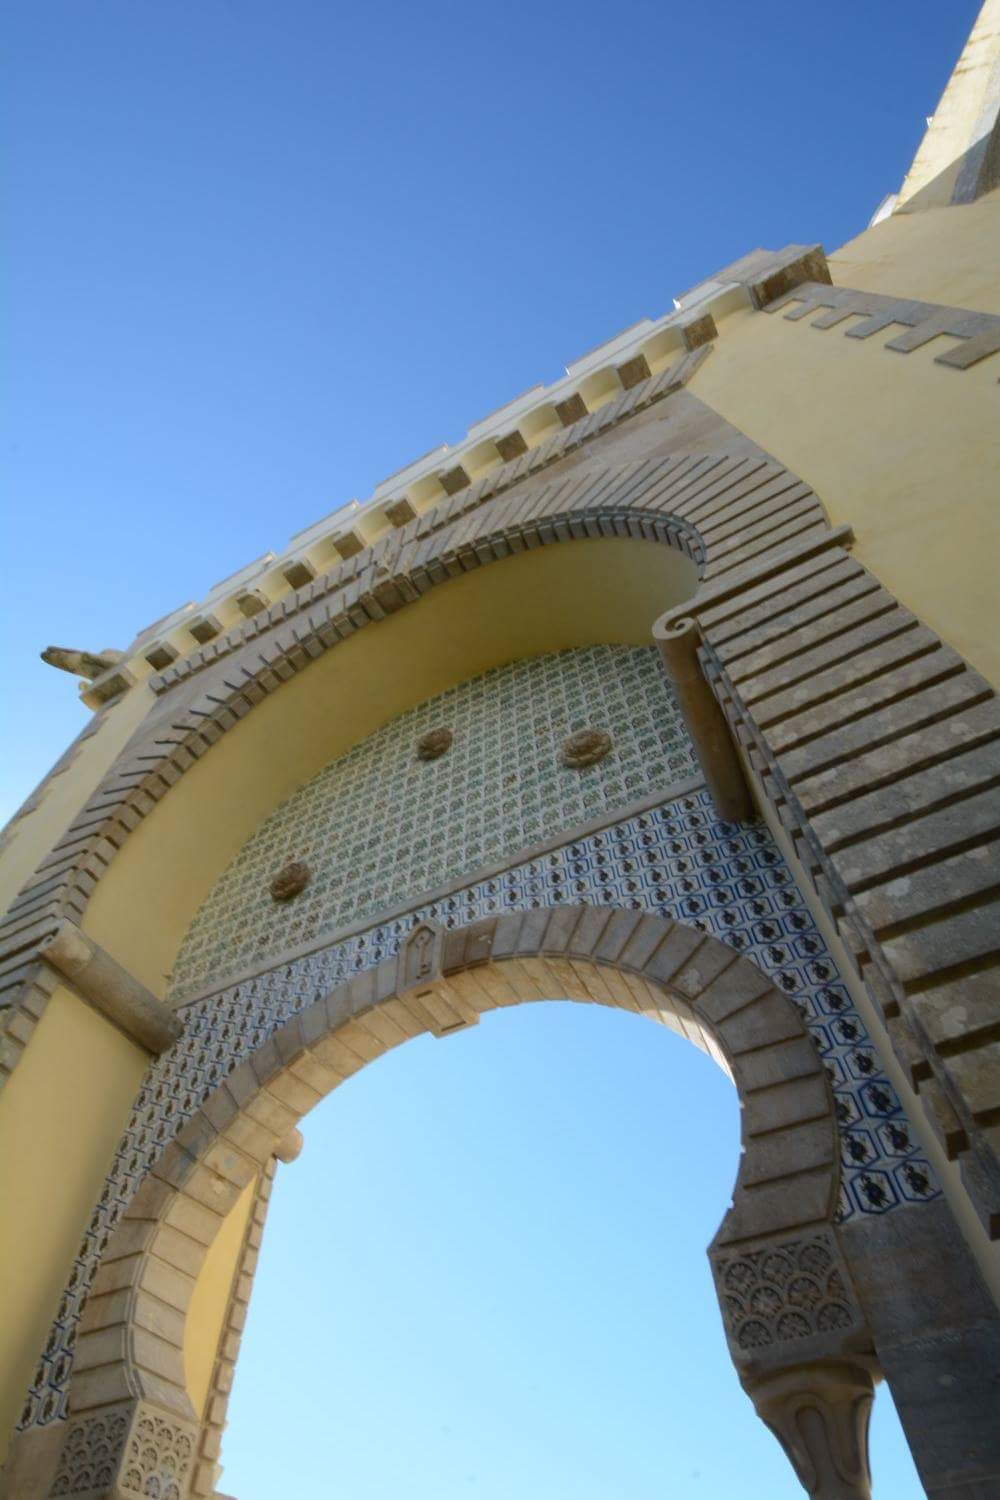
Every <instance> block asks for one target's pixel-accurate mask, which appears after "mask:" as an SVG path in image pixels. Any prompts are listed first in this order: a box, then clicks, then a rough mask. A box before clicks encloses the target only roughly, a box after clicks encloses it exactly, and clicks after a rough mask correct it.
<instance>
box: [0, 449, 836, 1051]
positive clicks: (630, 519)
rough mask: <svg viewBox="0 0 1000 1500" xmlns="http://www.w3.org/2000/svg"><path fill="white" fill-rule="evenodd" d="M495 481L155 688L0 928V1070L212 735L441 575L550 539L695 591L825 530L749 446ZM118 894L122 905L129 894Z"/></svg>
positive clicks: (203, 756) (802, 498) (779, 470)
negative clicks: (49, 959) (622, 549)
mask: <svg viewBox="0 0 1000 1500" xmlns="http://www.w3.org/2000/svg"><path fill="white" fill-rule="evenodd" d="M747 450H749V451H747ZM573 462H574V463H576V462H578V461H577V460H573ZM503 468H504V469H507V468H511V469H514V468H518V465H517V464H515V465H505V466H503ZM509 477H510V476H508V478H509ZM503 478H504V475H503V473H502V472H501V471H497V472H496V473H495V475H493V476H492V477H491V478H490V483H489V484H488V485H486V486H485V487H483V486H480V485H478V484H477V486H475V487H474V490H473V491H470V492H468V493H467V492H466V491H462V492H460V494H459V495H458V496H456V497H453V499H452V501H450V502H448V503H446V504H443V505H441V506H438V507H436V508H435V509H434V510H433V511H431V512H427V513H426V514H425V515H423V516H420V517H418V518H417V519H416V520H415V521H413V522H410V523H409V524H408V525H407V526H405V527H403V528H402V529H401V530H400V531H399V533H398V534H396V535H394V536H392V537H390V538H386V539H384V540H383V541H380V542H378V543H376V544H375V545H374V546H373V547H371V548H366V549H364V551H363V552H361V553H359V554H358V555H357V556H356V557H354V558H351V559H349V560H347V561H345V562H344V563H342V564H341V565H340V566H338V567H337V568H335V569H333V570H332V571H331V572H330V573H328V574H326V575H324V577H323V578H322V579H320V580H316V582H314V583H312V584H310V585H307V586H306V587H305V588H303V589H299V590H297V591H296V592H295V593H294V594H293V595H291V596H289V598H288V599H285V600H282V601H281V603H280V604H279V605H276V606H274V607H273V608H272V609H270V610H267V611H264V612H262V613H261V614H260V615H257V616H255V617H254V618H253V619H251V620H248V621H247V622H246V623H245V624H244V625H243V626H241V627H240V628H239V629H238V630H237V631H233V632H231V633H230V634H229V635H227V636H225V637H222V638H220V639H219V640H217V641H213V642H211V643H209V645H208V646H207V647H205V648H204V649H203V650H202V651H199V652H196V653H195V654H194V655H193V656H192V657H190V658H188V659H187V660H186V661H185V662H183V663H177V664H176V665H175V666H174V667H173V668H170V669H168V670H167V671H166V672H164V673H162V674H160V676H159V677H158V678H155V679H152V685H153V688H154V691H155V692H156V693H157V696H158V701H157V703H156V705H155V706H154V708H153V710H152V712H151V713H150V715H149V716H148V717H147V719H146V720H145V722H144V723H143V725H142V726H141V727H140V729H139V730H138V731H137V733H136V734H135V735H134V736H133V738H132V740H131V741H130V742H129V744H128V745H127V746H126V748H125V750H124V751H123V752H122V755H121V756H120V757H119V759H118V761H117V763H116V765H115V766H114V767H113V769H112V770H111V772H110V773H109V774H108V776H107V777H105V779H104V781H103V782H102V783H101V785H100V786H99V787H98V789H97V790H96V791H95V793H94V794H93V796H92V797H90V798H89V799H88V801H87V803H86V805H85V806H84V808H83V809H82V810H81V812H80V813H79V815H78V816H77V817H76V818H75V819H74V821H73V823H72V824H71V825H70V827H69V828H68V829H67V830H66V833H65V835H64V836H63V838H62V839H61V840H60V841H59V844H58V845H57V846H56V847H55V848H54V849H53V850H52V851H51V853H50V854H49V855H48V856H47V857H46V859H45V860H44V861H43V863H42V865H41V866H40V867H39V869H38V871H36V873H35V874H34V875H33V876H32V877H31V879H30V880H29V881H28V883H27V884H26V886H25V887H24V889H23V890H22V891H21V892H20V893H19V895H18V896H17V898H16V899H15V900H14V902H13V903H12V904H11V907H10V909H9V912H8V914H7V916H6V917H5V918H4V920H3V922H2V923H0V963H2V962H4V961H5V960H6V959H7V957H8V956H14V955H16V956H17V958H18V963H17V965H16V966H15V968H14V972H16V975H17V979H18V981H22V980H27V981H28V986H29V987H28V991H27V993H26V994H25V995H24V996H23V997H22V1004H21V1006H20V1008H19V1011H18V1016H19V1019H20V1024H21V1028H22V1031H20V1032H18V1033H17V1037H18V1040H17V1044H16V1046H15V1047H14V1049H13V1051H12V1054H11V1058H10V1059H9V1062H13V1061H16V1056H17V1055H18V1053H19V1050H20V1045H21V1036H22V1032H24V1031H28V1030H30V1028H31V1027H32V1026H33V1024H34V1021H35V1019H37V1015H38V1014H39V1013H40V1011H41V1009H42V1007H43V1006H44V1003H45V990H44V984H42V985H39V984H37V983H34V981H35V979H36V978H37V976H36V975H33V974H30V973H27V972H26V970H27V967H28V965H29V964H30V963H31V961H32V959H33V958H34V956H35V954H36V952H37V949H38V947H39V946H40V945H41V944H42V943H44V941H45V940H46V938H47V937H48V936H49V935H50V934H51V933H52V932H53V931H54V930H55V928H56V927H57V926H58V924H59V922H60V921H61V920H65V919H67V918H68V919H69V920H71V921H73V922H81V921H82V922H83V923H84V925H86V924H87V923H88V922H90V921H91V920H92V917H93V914H92V912H91V911H90V908H91V903H92V900H93V897H94V894H95V892H101V889H102V887H105V888H107V881H108V875H109V873H117V872H115V871H114V865H115V863H116V859H117V856H118V854H119V852H120V851H121V850H122V848H123V847H124V846H125V845H126V843H127V842H128V841H129V839H130V836H131V835H132V834H133V833H134V832H135V831H136V830H137V829H139V828H140V827H141V825H142V824H143V823H144V822H145V821H146V819H147V818H149V817H150V815H151V814H153V813H154V811H155V810H156V809H157V808H158V806H159V804H161V803H162V802H164V801H166V802H168V803H172V802H176V800H177V797H178V795H179V792H178V787H179V784H180V785H181V786H183V782H184V781H185V779H186V776H187V773H188V772H189V771H190V770H191V769H192V768H194V767H195V766H196V765H199V764H200V763H204V762H206V761H211V760H212V751H213V747H215V746H216V745H217V744H218V742H219V741H220V740H221V739H222V738H223V737H224V736H226V735H228V733H229V732H230V731H231V730H233V729H235V728H240V729H241V730H243V731H244V733H245V726H248V724H249V722H250V721H254V719H255V714H256V713H257V711H258V710H259V709H260V707H261V706H262V705H263V704H264V703H265V702H266V701H267V700H268V699H269V698H270V697H271V696H272V695H274V694H275V693H277V694H279V695H280V693H281V691H282V690H283V688H284V687H285V686H286V685H287V684H288V683H289V682H290V681H291V679H293V678H294V677H296V676H297V675H298V674H299V673H300V672H302V671H303V669H305V668H307V667H309V666H310V664H312V663H314V662H316V661H317V660H318V659H319V658H320V657H322V656H324V655H325V654H326V653H327V652H328V651H330V650H331V648H335V647H336V646H338V645H340V644H341V643H347V642H348V641H349V640H350V639H351V638H353V637H354V636H356V635H357V633H358V631H359V630H362V629H364V628H365V627H367V626H370V625H372V624H377V623H379V622H381V621H383V620H385V619H386V618H387V617H388V616H391V615H395V614H397V613H399V612H400V611H405V610H406V608H407V607H408V606H409V605H412V604H414V603H416V602H417V601H419V600H420V599H421V598H423V597H424V596H425V595H427V594H428V593H430V592H432V591H434V590H436V589H437V588H438V586H439V585H441V584H444V583H447V582H448V581H449V580H452V579H455V578H458V577H459V576H462V575H467V574H469V573H471V572H474V571H476V570H480V569H483V568H488V567H489V565H490V564H492V563H494V562H497V561H503V560H504V559H506V558H511V557H515V556H517V554H519V553H524V552H531V551H535V550H537V549H542V548H548V547H551V546H554V545H558V544H560V543H566V542H574V541H582V540H585V539H593V540H598V541H599V540H601V539H604V540H614V539H616V538H618V539H632V540H636V541H648V542H654V543H657V544H659V545H661V546H663V547H665V548H666V549H669V550H670V551H672V552H673V553H675V554H677V553H683V554H685V555H686V556H687V557H689V558H690V559H691V561H692V562H693V563H694V564H695V567H696V569H697V574H696V576H697V577H698V578H701V579H702V580H704V579H706V578H713V579H724V578H729V577H730V576H732V574H733V571H734V570H737V571H738V570H739V569H740V567H741V566H743V565H745V564H746V563H748V562H750V561H751V560H758V559H766V558H769V557H771V556H772V555H773V554H774V552H775V551H776V550H780V549H781V548H782V547H784V546H787V544H788V542H789V540H791V539H795V540H799V539H806V540H807V541H813V540H816V539H817V538H819V537H820V536H821V535H822V534H825V533H827V532H829V523H828V521H827V519H826V515H825V512H824V511H823V507H822V504H821V502H820V500H819V499H818V497H817V496H816V495H815V494H814V493H813V491H812V490H811V489H810V488H809V486H808V485H806V484H804V483H803V482H802V481H801V480H799V479H798V478H797V477H796V476H795V475H794V474H792V473H791V472H790V471H789V470H787V469H786V468H784V467H783V466H782V465H781V464H779V463H776V462H775V461H774V460H773V459H770V458H769V457H768V456H767V455H766V454H763V453H761V452H760V451H759V450H757V449H755V448H753V445H750V444H748V443H747V442H746V440H741V447H740V449H739V451H738V452H737V453H731V452H728V451H726V449H725V447H723V448H722V450H721V451H708V452H706V451H694V452H691V451H685V452H681V453H676V454H670V455H668V456H666V457H663V456H658V455H653V456H649V457H643V458H641V459H633V460H631V461H629V462H619V463H615V464H611V465H604V466H600V467H598V466H596V465H594V464H592V463H580V466H579V467H573V468H570V469H569V470H568V472H566V473H564V474H561V475H559V476H558V477H555V478H551V479H548V481H547V482H545V483H538V482H529V481H530V478H531V476H530V472H529V473H528V474H527V475H525V474H522V473H520V472H519V473H518V475H517V476H516V483H514V481H513V479H511V483H513V488H512V489H511V491H510V493H509V494H507V493H506V492H504V493H503V494H501V493H500V492H501V491H506V488H507V486H506V485H505V484H503V483H501V480H502V479H503ZM522 480H524V481H525V482H524V483H522ZM667 602H669V601H667V600H664V601H663V603H664V604H665V603H667ZM649 624H650V626H651V625H652V619H650V621H649ZM116 896H120V897H122V898H123V899H124V900H125V901H128V900H129V899H130V897H129V895H128V891H127V890H124V891H121V890H119V891H116ZM98 940H100V935H98ZM142 977H143V976H142V975H140V978H142ZM8 983H10V980H8Z"/></svg>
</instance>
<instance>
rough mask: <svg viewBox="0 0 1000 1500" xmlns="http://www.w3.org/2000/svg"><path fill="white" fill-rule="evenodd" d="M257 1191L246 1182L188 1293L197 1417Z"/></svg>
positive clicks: (190, 1380)
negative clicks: (192, 1287) (193, 1285)
mask: <svg viewBox="0 0 1000 1500" xmlns="http://www.w3.org/2000/svg"><path fill="white" fill-rule="evenodd" d="M256 1192H257V1182H256V1180H254V1181H253V1182H248V1183H247V1185H246V1187H245V1188H244V1189H243V1191H242V1193H241V1194H240V1196H239V1197H238V1198H237V1200H236V1202H235V1203H234V1204H233V1206H232V1208H231V1209H230V1210H229V1213H228V1214H227V1215H226V1218H225V1221H224V1222H223V1225H222V1228H221V1229H220V1230H219V1232H218V1234H217V1235H216V1237H215V1239H214V1240H213V1241H212V1243H211V1245H210V1246H209V1250H208V1254H207V1255H206V1257H205V1263H204V1265H203V1266H202V1268H201V1270H200V1272H199V1273H198V1280H197V1281H196V1282H195V1287H194V1291H193V1292H192V1293H191V1302H190V1305H189V1307H188V1314H187V1319H186V1321H185V1324H184V1377H185V1380H186V1382H187V1393H188V1396H189V1397H190V1399H191V1404H192V1406H193V1407H194V1409H195V1411H196V1412H197V1413H198V1414H199V1416H200V1415H201V1414H202V1413H203V1412H204V1410H205V1402H206V1401H207V1400H208V1394H209V1387H210V1386H211V1383H212V1369H213V1367H214V1365H215V1356H216V1351H217V1350H218V1347H219V1338H220V1336H221V1334H222V1326H223V1323H224V1321H225V1317H226V1309H227V1308H228V1306H229V1294H230V1292H231V1290H232V1286H233V1278H234V1276H235V1274H236V1271H237V1262H238V1260H239V1255H240V1249H241V1247H242V1245H243V1236H244V1234H245V1232H246V1227H247V1220H248V1219H249V1218H250V1213H251V1211H252V1209H253V1204H254V1196H255V1194H256Z"/></svg>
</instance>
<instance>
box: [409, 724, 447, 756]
mask: <svg viewBox="0 0 1000 1500" xmlns="http://www.w3.org/2000/svg"><path fill="white" fill-rule="evenodd" d="M454 739H455V736H454V734H453V732H452V731H451V730H450V729H429V730H428V731H427V733H426V734H424V735H421V737H420V739H419V740H418V741H417V759H418V760H437V759H438V757H439V756H441V755H444V754H445V752H446V751H448V750H450V749H451V747H452V744H453V742H454Z"/></svg>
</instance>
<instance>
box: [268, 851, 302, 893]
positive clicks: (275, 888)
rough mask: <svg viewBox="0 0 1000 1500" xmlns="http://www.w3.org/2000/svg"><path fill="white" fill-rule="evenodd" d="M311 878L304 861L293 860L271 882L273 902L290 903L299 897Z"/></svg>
mask: <svg viewBox="0 0 1000 1500" xmlns="http://www.w3.org/2000/svg"><path fill="white" fill-rule="evenodd" d="M311 876H312V871H311V870H310V868H309V866H308V865H307V864H306V862H305V860H304V859H293V860H292V861H291V863H290V864H287V865H285V866H284V867H283V868H282V869H280V870H279V871H278V873H277V875H275V876H273V877H272V880H271V886H270V890H271V895H272V897H273V899H274V900H275V901H291V900H293V898H294V897H296V896H298V895H301V893H302V892H303V891H304V890H305V888H306V886H307V885H308V884H309V881H310V879H311Z"/></svg>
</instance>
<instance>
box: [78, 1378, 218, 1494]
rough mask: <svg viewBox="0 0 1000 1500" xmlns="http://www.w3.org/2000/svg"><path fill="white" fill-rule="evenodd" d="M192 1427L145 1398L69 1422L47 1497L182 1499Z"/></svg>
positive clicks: (194, 1438) (188, 1472)
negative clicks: (150, 1404)
mask: <svg viewBox="0 0 1000 1500" xmlns="http://www.w3.org/2000/svg"><path fill="white" fill-rule="evenodd" d="M197 1437H198V1430H197V1427H196V1426H195V1425H194V1424H193V1423H189V1422H183V1421H180V1420H179V1419H178V1418H177V1417H175V1416H173V1415H172V1414H168V1413H167V1412H164V1411H159V1410H157V1408H155V1407H152V1406H149V1405H148V1404H147V1403H146V1402H143V1401H139V1402H134V1403H133V1402H125V1403H123V1404H122V1405H120V1406H114V1407H106V1408H104V1409H102V1410H101V1411H99V1412H96V1413H94V1414H93V1415H92V1416H85V1417H80V1418H78V1419H76V1420H75V1421H74V1420H72V1419H71V1420H70V1422H69V1431H68V1433H67V1436H66V1441H65V1443H64V1445H63V1449H62V1453H61V1454H60V1457H59V1465H58V1468H57V1469H56V1475H55V1479H54V1480H53V1482H52V1488H51V1490H50V1492H49V1493H50V1494H51V1495H52V1496H59V1495H66V1496H73V1497H74V1500H133V1497H135V1496H148V1497H152V1500H184V1497H185V1496H186V1495H187V1492H188V1481H189V1479H190V1476H191V1470H192V1467H193V1464H194V1458H195V1452H196V1444H197Z"/></svg>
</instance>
